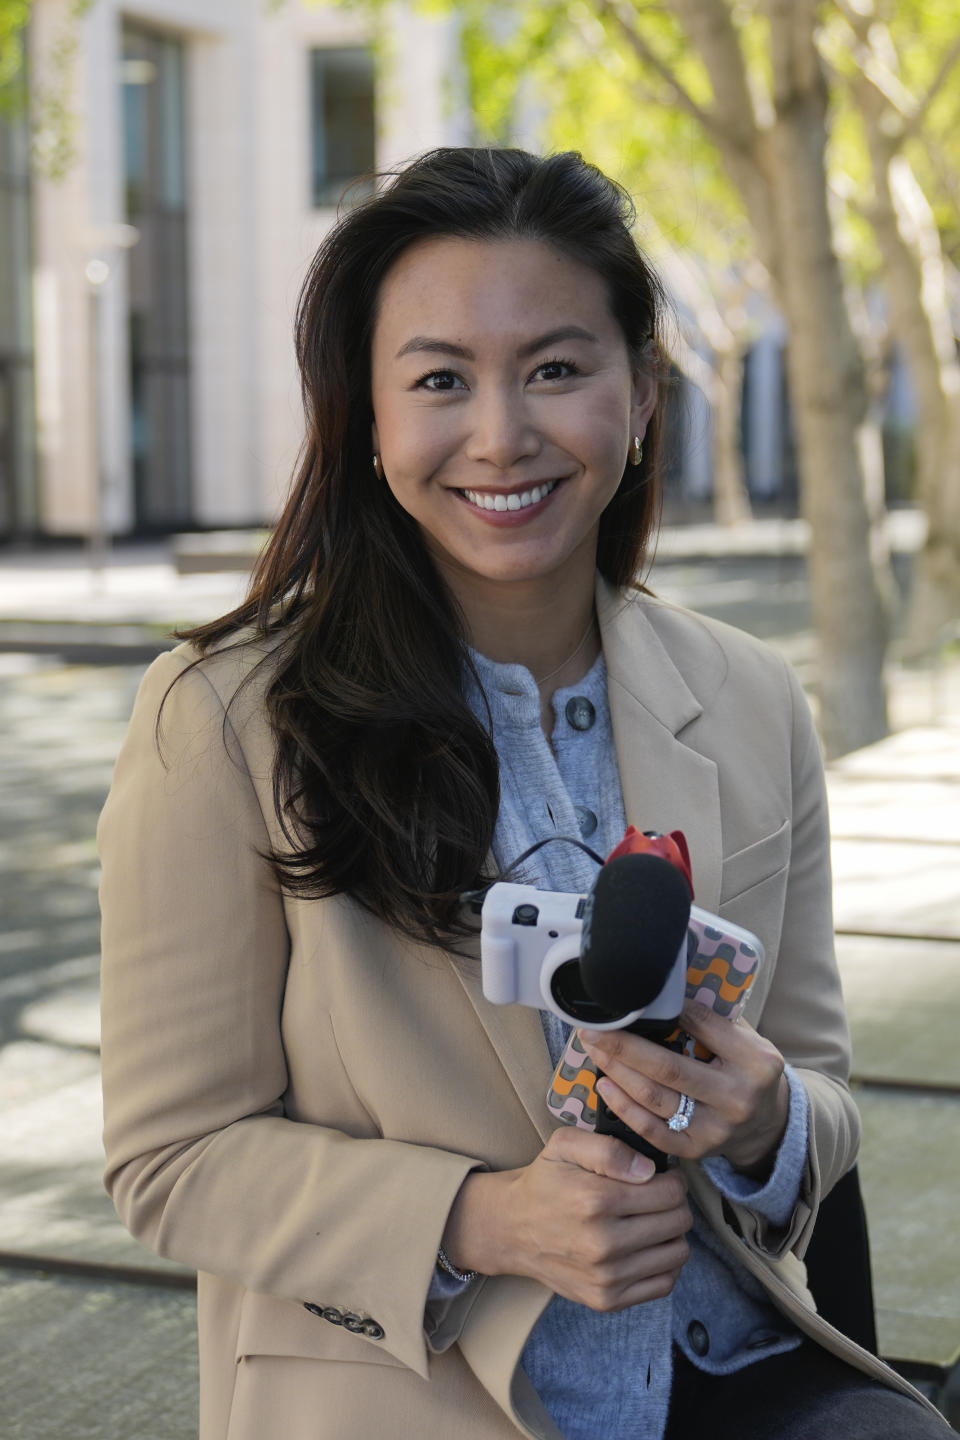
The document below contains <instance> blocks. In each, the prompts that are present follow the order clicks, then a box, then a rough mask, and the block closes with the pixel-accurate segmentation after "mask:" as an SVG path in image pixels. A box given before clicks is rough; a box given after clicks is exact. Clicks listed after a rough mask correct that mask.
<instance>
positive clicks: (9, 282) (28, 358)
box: [0, 115, 37, 539]
mask: <svg viewBox="0 0 960 1440" xmlns="http://www.w3.org/2000/svg"><path fill="white" fill-rule="evenodd" d="M29 148H30V140H29V129H28V123H27V117H26V115H15V116H11V117H4V116H0V537H2V538H4V539H6V538H8V537H9V536H11V535H26V534H29V533H31V532H32V531H33V530H34V529H35V528H36V524H37V496H36V453H35V452H36V422H35V416H34V398H33V390H34V373H33V306H32V294H31V269H32V263H31V235H30V163H29Z"/></svg>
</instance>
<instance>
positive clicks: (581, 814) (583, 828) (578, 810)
mask: <svg viewBox="0 0 960 1440" xmlns="http://www.w3.org/2000/svg"><path fill="white" fill-rule="evenodd" d="M573 813H574V815H576V817H577V824H578V825H579V827H580V834H581V835H583V836H584V838H586V836H588V835H592V834H593V832H594V830H596V828H597V817H596V815H594V813H593V811H592V810H588V809H587V807H586V805H574V807H573Z"/></svg>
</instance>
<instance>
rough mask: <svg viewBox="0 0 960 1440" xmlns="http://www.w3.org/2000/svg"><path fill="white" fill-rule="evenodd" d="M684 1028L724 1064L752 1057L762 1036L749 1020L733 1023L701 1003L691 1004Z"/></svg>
mask: <svg viewBox="0 0 960 1440" xmlns="http://www.w3.org/2000/svg"><path fill="white" fill-rule="evenodd" d="M680 1023H681V1024H682V1026H683V1028H684V1029H685V1030H687V1031H689V1033H690V1034H691V1035H692V1036H693V1037H694V1039H696V1040H701V1041H702V1042H703V1044H704V1045H706V1046H707V1048H708V1049H709V1050H712V1051H713V1053H714V1055H717V1056H719V1057H720V1059H721V1060H736V1059H737V1058H738V1057H745V1056H749V1054H750V1053H751V1050H752V1048H753V1043H754V1042H755V1041H756V1040H759V1038H760V1037H759V1035H758V1034H757V1032H756V1030H754V1028H753V1026H752V1025H749V1024H748V1023H747V1021H746V1020H738V1021H737V1022H735V1023H732V1022H731V1020H730V1017H729V1016H727V1015H718V1014H717V1012H716V1010H713V1009H711V1008H710V1006H709V1005H702V1004H701V1003H700V1001H699V1000H688V1001H687V1003H686V1005H685V1006H684V1007H683V1014H682V1015H681V1017H680Z"/></svg>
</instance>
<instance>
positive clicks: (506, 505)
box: [460, 480, 560, 510]
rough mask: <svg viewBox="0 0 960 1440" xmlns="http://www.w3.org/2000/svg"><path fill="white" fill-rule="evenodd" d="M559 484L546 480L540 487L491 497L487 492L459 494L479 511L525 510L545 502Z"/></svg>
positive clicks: (477, 491)
mask: <svg viewBox="0 0 960 1440" xmlns="http://www.w3.org/2000/svg"><path fill="white" fill-rule="evenodd" d="M559 483H560V482H559V480H546V481H545V482H544V483H543V484H542V485H534V486H532V488H531V489H529V490H515V491H513V492H512V493H511V494H510V495H492V494H491V493H490V492H489V491H487V490H461V492H460V493H461V495H465V496H466V498H467V499H468V500H469V501H470V504H471V505H476V506H477V508H478V509H480V510H526V509H527V508H528V507H529V506H531V505H536V504H538V503H539V502H540V501H541V500H545V499H546V497H547V496H548V495H549V494H550V492H551V490H555V489H556V488H557V486H558V485H559Z"/></svg>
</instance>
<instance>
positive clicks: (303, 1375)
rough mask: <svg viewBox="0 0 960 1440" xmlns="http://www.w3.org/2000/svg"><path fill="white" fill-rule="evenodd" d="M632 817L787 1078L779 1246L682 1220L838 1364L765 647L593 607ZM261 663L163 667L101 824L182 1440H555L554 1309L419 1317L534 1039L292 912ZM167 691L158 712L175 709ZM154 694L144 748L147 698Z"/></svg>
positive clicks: (838, 1115) (804, 811)
mask: <svg viewBox="0 0 960 1440" xmlns="http://www.w3.org/2000/svg"><path fill="white" fill-rule="evenodd" d="M598 604H599V614H600V624H601V630H602V635H603V647H604V652H605V656H606V662H607V668H608V672H609V692H610V708H611V713H612V717H613V729H614V736H615V741H616V747H617V755H618V759H619V764H620V773H621V776H622V782H623V790H624V797H625V802H626V811H627V816H628V819H629V820H630V822H631V823H633V824H635V825H637V826H639V827H641V828H643V829H658V830H664V831H667V830H671V829H675V828H680V829H682V830H684V831H685V832H686V835H687V837H688V840H689V844H690V850H691V854H692V859H693V869H694V880H695V886H696V898H697V901H698V903H699V904H700V905H702V906H704V907H705V908H707V909H709V910H714V911H716V910H719V911H720V912H721V913H722V914H723V915H725V916H727V917H728V918H730V919H731V920H734V921H736V922H738V923H740V924H742V925H746V926H748V927H749V928H750V929H752V930H754V931H755V932H756V933H758V934H759V936H760V937H761V939H762V940H763V943H764V945H765V947H766V952H767V957H768V960H767V964H766V967H765V969H764V971H763V973H762V974H761V976H760V979H759V981H758V983H757V984H756V985H755V987H754V990H753V993H752V995H751V998H750V1006H749V1010H748V1012H747V1015H748V1018H749V1019H750V1020H751V1021H752V1022H753V1023H754V1024H755V1025H756V1026H757V1027H758V1028H759V1029H760V1030H762V1031H763V1032H764V1033H765V1034H767V1035H769V1036H770V1038H771V1039H772V1040H773V1041H774V1042H775V1043H776V1044H777V1045H778V1046H779V1048H780V1049H781V1051H782V1052H783V1053H784V1055H786V1057H787V1058H788V1060H789V1061H790V1062H791V1063H792V1064H793V1065H794V1066H795V1067H796V1068H797V1069H798V1070H799V1072H800V1073H801V1075H802V1076H803V1079H804V1082H805V1084H806V1086H807V1088H808V1090H809V1095H810V1102H811V1115H812V1124H811V1145H810V1158H809V1165H808V1170H807V1175H806V1180H805V1184H804V1188H803V1194H802V1197H801V1199H800V1202H799V1204H798V1206H797V1209H796V1213H795V1215H794V1217H793V1221H792V1224H791V1225H790V1227H789V1233H788V1234H787V1236H786V1238H785V1239H780V1240H779V1241H778V1242H777V1243H774V1242H773V1241H772V1239H771V1237H770V1236H769V1235H767V1233H766V1232H765V1227H764V1225H763V1224H762V1222H760V1221H758V1220H757V1218H756V1217H755V1216H754V1215H753V1214H752V1213H751V1212H750V1211H749V1210H746V1209H741V1208H739V1207H736V1206H732V1207H731V1206H729V1205H728V1206H726V1208H725V1209H724V1208H722V1207H721V1203H720V1201H719V1197H718V1196H717V1194H716V1192H715V1191H714V1190H713V1189H712V1187H711V1186H710V1184H709V1183H708V1182H707V1181H706V1180H705V1178H704V1176H703V1175H702V1173H701V1171H700V1169H699V1168H698V1167H697V1166H695V1165H691V1166H688V1167H687V1168H688V1172H689V1177H688V1178H689V1181H690V1187H691V1190H692V1193H693V1194H694V1196H695V1197H696V1200H697V1202H698V1203H699V1205H700V1206H701V1208H702V1209H703V1211H704V1212H705V1214H706V1215H707V1217H708V1218H709V1220H710V1221H711V1223H712V1225H713V1226H714V1228H715V1229H716V1231H717V1232H718V1233H719V1234H720V1236H721V1237H722V1239H723V1240H724V1242H725V1243H726V1244H727V1245H728V1246H729V1247H730V1249H731V1250H732V1251H733V1252H734V1253H735V1254H736V1255H737V1257H738V1258H739V1259H740V1260H741V1261H742V1262H743V1263H744V1264H745V1265H746V1266H747V1267H748V1268H749V1269H750V1270H751V1271H752V1272H753V1273H754V1274H755V1275H756V1276H757V1277H758V1278H759V1279H760V1280H761V1281H762V1283H763V1284H764V1285H765V1286H766V1288H767V1290H768V1291H769V1293H770V1295H771V1296H772V1298H773V1300H774V1301H775V1302H776V1304H777V1305H779V1306H780V1307H781V1309H782V1310H784V1311H785V1312H786V1313H787V1314H789V1315H790V1316H791V1317H792V1318H793V1319H794V1320H795V1321H796V1323H797V1324H798V1325H799V1326H800V1327H801V1328H802V1329H803V1330H805V1331H806V1332H807V1333H808V1334H810V1335H812V1336H814V1337H815V1338H816V1339H817V1340H819V1341H820V1342H821V1343H823V1344H824V1345H825V1346H827V1347H828V1348H829V1349H830V1350H832V1351H833V1352H834V1353H835V1354H837V1355H840V1356H842V1357H843V1358H845V1359H848V1360H850V1361H851V1362H852V1363H853V1364H854V1365H857V1366H859V1367H860V1368H861V1369H863V1370H865V1371H867V1372H868V1373H870V1374H873V1375H876V1376H878V1377H881V1378H882V1379H884V1380H885V1381H887V1382H888V1383H889V1384H891V1385H894V1386H896V1387H897V1388H899V1389H902V1390H905V1391H908V1392H909V1393H916V1392H912V1391H911V1390H910V1387H909V1386H908V1385H906V1383H905V1382H903V1381H901V1380H900V1379H899V1378H898V1377H896V1376H894V1375H893V1374H892V1372H890V1371H889V1370H887V1369H886V1368H885V1367H884V1366H882V1365H881V1364H880V1363H879V1362H878V1361H876V1360H874V1359H872V1357H870V1356H869V1355H867V1354H866V1353H865V1352H863V1351H861V1350H859V1349H858V1348H857V1347H856V1346H855V1345H853V1344H852V1343H851V1342H850V1341H848V1340H845V1339H844V1338H843V1337H841V1336H840V1335H839V1334H838V1333H837V1332H835V1331H833V1330H831V1329H830V1328H829V1327H828V1326H827V1325H825V1324H824V1323H823V1322H822V1321H820V1320H819V1319H818V1318H817V1316H816V1315H815V1313H814V1311H813V1308H812V1301H811V1299H810V1296H809V1294H808V1292H807V1290H806V1288H805V1283H804V1270H803V1265H802V1263H801V1261H800V1259H798V1258H797V1257H798V1256H799V1255H801V1254H802V1252H803V1249H804V1247H805V1245H806V1242H807V1240H808V1238H809V1235H810V1230H811V1227H812V1223H813V1219H814V1216H815V1214H816V1209H817V1204H818V1201H819V1197H820V1195H821V1194H822V1193H824V1192H825V1191H826V1190H827V1189H829V1187H830V1186H832V1185H833V1184H834V1182H835V1181H836V1180H837V1179H838V1178H839V1177H840V1176H841V1175H842V1174H843V1173H844V1171H845V1170H846V1169H847V1168H848V1167H849V1166H850V1164H851V1163H852V1162H853V1159H854V1156H855V1154H856V1148H857V1141H858V1119H857V1113H856V1109H855V1107H854V1104H853V1101H852V1100H851V1098H850V1094H849V1092H848V1089H847V1083H846V1081H847V1074H848V1063H849V1043H848V1035H847V1027H846V1023H845V1019H844V1014H843V1007H842V1003H841V997H840V989H839V984H838V979H837V973H836V968H835V964H834V958H833V941H832V925H831V911H830V871H829V854H828V837H827V815H826V804H825V797H824V784H823V774H822V765H821V759H820V750H819V746H818V743H817V739H816V736H815V734H814V731H813V728H812V725H811V720H810V716H809V712H808V709H807V706H806V704H805V702H804V700H803V697H802V695H801V693H800V690H799V687H798V684H797V682H796V680H795V678H794V677H793V675H792V673H791V672H790V671H789V669H788V667H787V666H786V665H785V664H784V662H783V661H782V660H780V659H779V658H778V657H777V656H776V655H774V654H773V653H772V652H771V651H769V650H768V649H766V648H765V647H763V646H761V645H760V644H758V643H757V642H755V641H753V640H751V639H749V638H747V637H746V636H744V635H741V634H739V633H738V632H736V631H733V630H730V629H728V628H726V627H724V626H720V625H717V624H714V623H712V622H707V621H705V620H702V619H700V618H698V617H696V616H693V615H691V614H689V613H687V612H685V611H681V610H678V609H676V608H673V607H670V606H667V605H664V604H661V603H659V602H657V601H655V600H652V599H650V598H645V597H642V596H633V597H630V598H624V597H622V596H619V595H618V594H616V593H615V592H613V591H611V590H610V589H609V588H608V587H607V586H605V585H603V584H602V583H601V584H600V585H599V587H598ZM265 654H267V655H268V657H269V651H268V650H265V649H264V647H263V646H260V647H257V646H254V645H248V646H247V647H245V648H244V649H243V650H242V651H239V652H238V651H236V650H234V651H232V652H227V653H223V654H220V655H217V656H215V657H213V658H211V659H208V660H206V661H204V662H203V664H202V665H201V666H199V667H197V668H196V669H194V670H192V671H191V672H190V673H189V674H187V675H186V676H185V678H184V679H183V680H182V681H180V682H179V683H177V684H176V685H175V686H174V687H173V689H172V690H169V687H170V685H171V682H172V681H173V680H174V679H175V677H177V676H178V675H180V674H181V672H182V671H183V670H184V668H185V667H186V666H187V665H188V663H189V662H190V660H191V659H192V658H194V655H193V652H192V651H191V649H190V648H189V647H187V646H181V647H180V648H179V649H177V650H175V651H173V652H172V653H171V654H169V655H164V656H163V657H161V658H160V659H159V660H157V661H156V663H155V664H154V665H152V666H151V667H150V669H149V671H148V672H147V675H146V677H145V679H144V682H143V685H142V688H141V691H140V695H139V697H138V700H137V704H136V708H135V711H134V715H133V720H132V722H131V726H130V732H129V735H128V737H127V740H126V743H125V744H124V747H123V750H122V752H121V755H120V758H119V760H118V762H117V768H116V774H115V777H114V782H113V787H112V789H111V792H110V797H109V799H108V801H107V805H106V808H105V810H104V813H103V817H102V821H101V826H100V847H101V854H102V859H103V886H102V907H103V1073H104V1096H105V1115H106V1128H105V1146H106V1152H107V1173H106V1184H107V1187H108V1189H109V1190H110V1193H111V1194H112V1196H113V1198H114V1201H115V1203H116V1205H117V1209H118V1211H119V1213H120V1215H121V1217H122V1218H123V1220H124V1222H125V1223H126V1224H127V1226H128V1227H129V1228H130V1230H131V1231H132V1232H133V1234H134V1235H136V1236H137V1237H138V1238H139V1239H141V1240H142V1241H143V1242H144V1243H145V1244H146V1245H148V1246H150V1247H151V1248H153V1249H155V1250H156V1251H158V1252H159V1253H160V1254H163V1255H167V1256H170V1257H172V1258H173V1259H176V1260H178V1261H181V1262H183V1263H184V1264H186V1265H191V1266H195V1267H196V1268H197V1270H198V1271H199V1272H200V1280H199V1331H200V1363H201V1419H200V1435H201V1437H202V1440H272V1437H283V1440H344V1437H349V1440H374V1437H380V1436H382V1435H389V1436H390V1437H391V1440H425V1437H427V1440H432V1437H440V1436H445V1435H454V1434H455V1435H456V1436H457V1437H458V1440H510V1437H516V1436H517V1434H518V1433H519V1434H522V1435H531V1436H537V1437H543V1440H547V1437H551V1440H558V1432H557V1430H556V1428H555V1427H554V1426H553V1424H552V1423H551V1421H550V1419H549V1417H548V1416H547V1414H546V1412H545V1411H544V1409H543V1407H542V1406H541V1404H540V1402H539V1400H538V1399H537V1396H536V1395H535V1393H534V1392H533V1390H532V1387H531V1386H530V1385H529V1382H528V1381H527V1380H526V1378H525V1376H524V1374H523V1372H522V1370H520V1369H519V1368H518V1359H519V1356H520V1354H521V1351H522V1349H523V1346H524V1344H525V1342H526V1339H527V1336H528V1335H529V1333H530V1330H531V1328H532V1327H533V1325H534V1323H535V1322H536V1320H537V1317H538V1316H539V1314H540V1312H541V1311H542V1309H543V1308H544V1306H545V1305H546V1304H547V1302H548V1300H549V1298H550V1294H549V1292H548V1291H547V1290H546V1289H544V1288H543V1287H542V1286H541V1285H539V1284H538V1283H536V1282H535V1281H533V1280H529V1279H525V1278H521V1277H516V1276H505V1277H497V1278H490V1279H486V1280H483V1281H481V1282H478V1283H476V1284H475V1285H473V1286H472V1287H471V1288H470V1289H469V1291H468V1292H467V1293H466V1294H465V1295H464V1296H462V1297H460V1298H458V1299H457V1300H455V1301H454V1302H452V1303H447V1304H431V1305H430V1306H429V1307H426V1312H425V1299H426V1295H427V1291H428V1288H429V1285H430V1280H431V1276H432V1273H433V1269H434V1262H435V1257H436V1253H437V1245H438V1242H439V1240H440V1237H441V1234H442V1231H443V1228H444V1224H445V1221H446V1217H447V1213H448V1210H449V1207H450V1205H451V1203H452V1201H453V1198H454V1196H455V1195H456V1193H457V1190H458V1188H459V1186H460V1184H461V1183H462V1181H463V1179H464V1176H465V1175H466V1174H467V1173H468V1172H469V1171H470V1170H471V1169H472V1168H474V1167H476V1166H478V1165H484V1166H489V1167H491V1168H496V1169H502V1168H509V1167H514V1166H519V1165H523V1164H525V1163H527V1162H529V1161H530V1160H531V1159H533V1157H534V1156H535V1155H536V1154H537V1152H538V1150H539V1148H540V1147H541V1146H542V1145H543V1143H544V1142H545V1140H546V1139H547V1137H548V1135H549V1133H550V1130H551V1127H552V1123H553V1122H552V1121H551V1119H550V1117H549V1115H548V1112H547V1109H546V1106H545V1103H544V1097H545V1093H546V1090H547V1087H548V1084H549V1081H550V1077H551V1064H550V1059H549V1055H548V1052H547V1047H546V1043H545V1041H544V1037H543V1032H542V1029H541V1025H540V1019H539V1016H538V1015H537V1014H536V1012H535V1011H533V1010H528V1009H524V1008H522V1007H520V1006H506V1007H502V1008H498V1007H494V1006H491V1005H488V1004H487V1002H486V1001H485V1000H484V998H483V996H482V993H481V988H480V978H479V964H478V962H477V961H476V960H469V959H462V958H461V959H456V958H453V957H451V956H449V955H446V954H443V953H440V952H436V951H432V950H430V949H428V948H425V947H422V948H421V947H417V946H415V945H412V944H409V943H407V942H405V941H403V940H401V939H399V938H398V937H397V935H396V934H395V933H393V932H392V931H391V930H389V929H388V928H387V927H385V926H384V925H383V924H381V923H379V922H377V921H375V920H373V919H371V918H370V917H369V916H367V915H366V914H364V913H362V912H361V911H360V910H359V908H358V907H357V906H356V905H354V904H353V903H352V902H351V901H350V900H348V899H345V898H343V897H339V898H337V899H334V900H329V901H311V902H304V901H299V900H290V899H287V898H285V897H284V896H282V895H281V894H280V892H279V890H278V888H277V885H276V883H275V881H274V879H273V877H272V874H271V871H270V868H269V866H268V865H267V863H266V862H265V861H264V860H263V859H262V853H263V852H264V850H265V849H266V848H267V847H268V846H270V845H276V844H278V843H280V834H279V830H278V825H277V818H276V815H275V812H274V806H273V799H272V789H271V762H272V750H271V736H270V733H269V730H268V726H267V723H266V720H265V716H264V710H263V704H262V696H263V690H264V686H265V684H266V683H267V677H268V675H269V673H270V664H269V658H268V663H267V665H265V666H264V667H263V669H262V670H261V671H259V672H258V673H257V675H256V676H255V677H254V679H253V681H252V682H251V684H250V685H248V686H247V687H246V688H245V689H243V690H242V691H241V692H240V694H239V696H238V697H237V698H236V700H235V701H234V703H233V704H230V701H231V698H232V697H233V696H234V694H235V692H236V689H237V685H238V682H239V681H240V679H241V678H242V677H243V676H244V675H245V674H249V673H250V671H251V669H252V667H253V665H254V663H255V662H256V660H258V659H261V658H262V657H263V656H264V655H265ZM168 690H169V694H168ZM165 695H167V700H166V705H165V708H164V710H163V714H162V721H161V725H160V730H159V739H160V749H159V750H158V744H157V735H156V722H157V714H158V709H159V706H160V702H161V700H162V699H163V697H164V696H165Z"/></svg>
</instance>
